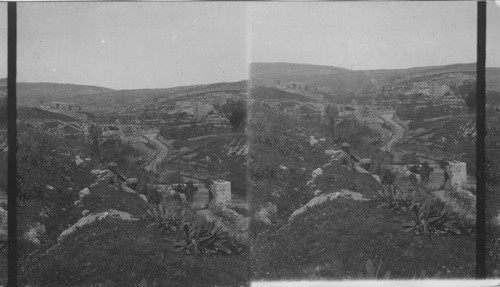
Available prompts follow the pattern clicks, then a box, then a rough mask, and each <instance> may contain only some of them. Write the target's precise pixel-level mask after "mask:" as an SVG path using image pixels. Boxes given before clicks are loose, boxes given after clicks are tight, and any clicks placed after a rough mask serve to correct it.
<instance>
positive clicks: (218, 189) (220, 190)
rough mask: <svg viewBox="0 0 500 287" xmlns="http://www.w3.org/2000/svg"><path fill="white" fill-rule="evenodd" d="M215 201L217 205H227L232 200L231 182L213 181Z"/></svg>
mask: <svg viewBox="0 0 500 287" xmlns="http://www.w3.org/2000/svg"><path fill="white" fill-rule="evenodd" d="M212 192H213V195H214V198H213V201H214V203H215V204H216V205H219V204H222V205H227V204H229V202H230V201H231V182H229V181H225V180H217V181H214V182H213V183H212Z"/></svg>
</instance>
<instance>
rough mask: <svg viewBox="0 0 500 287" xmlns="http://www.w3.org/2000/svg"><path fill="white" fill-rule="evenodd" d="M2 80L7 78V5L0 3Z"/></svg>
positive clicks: (0, 71)
mask: <svg viewBox="0 0 500 287" xmlns="http://www.w3.org/2000/svg"><path fill="white" fill-rule="evenodd" d="M0 78H7V3H6V2H0Z"/></svg>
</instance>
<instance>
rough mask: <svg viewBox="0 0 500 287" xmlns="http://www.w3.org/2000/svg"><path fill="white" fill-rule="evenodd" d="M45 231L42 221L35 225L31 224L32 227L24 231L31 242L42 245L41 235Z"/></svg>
mask: <svg viewBox="0 0 500 287" xmlns="http://www.w3.org/2000/svg"><path fill="white" fill-rule="evenodd" d="M44 233H45V226H43V225H42V224H41V223H40V222H37V223H36V224H35V226H31V227H30V229H29V230H28V231H27V232H26V233H24V235H23V238H24V239H26V240H27V241H29V242H32V243H34V244H36V245H40V243H41V242H40V239H39V238H38V237H40V236H41V235H43V234H44Z"/></svg>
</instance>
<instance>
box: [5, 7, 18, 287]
mask: <svg viewBox="0 0 500 287" xmlns="http://www.w3.org/2000/svg"><path fill="white" fill-rule="evenodd" d="M7 23H8V24H7V27H8V28H7V29H8V30H7V39H8V43H7V57H8V60H7V61H8V62H7V68H8V71H7V141H8V147H9V155H8V167H7V176H8V179H7V194H8V195H7V211H8V215H7V224H8V232H9V235H8V238H9V239H8V277H7V282H8V283H7V284H8V286H17V211H16V209H17V161H16V151H17V127H16V120H17V106H16V72H17V67H16V62H17V54H16V52H17V3H16V2H9V3H7Z"/></svg>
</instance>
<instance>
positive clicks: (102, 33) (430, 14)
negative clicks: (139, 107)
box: [0, 1, 500, 89]
mask: <svg viewBox="0 0 500 287" xmlns="http://www.w3.org/2000/svg"><path fill="white" fill-rule="evenodd" d="M6 8H7V4H6V3H5V2H4V3H0V54H1V55H4V56H3V57H0V67H1V68H0V77H6V74H7V73H6V68H5V67H6V63H7V59H6V55H7V54H6V48H7V45H6V39H7V36H6V32H7V31H6V20H7V17H6ZM476 16H477V7H476V3H475V2H472V1H464V2H454V3H453V2H451V3H450V2H446V3H444V2H425V1H422V2H363V3H362V2H354V3H346V2H333V3H332V2H304V3H296V2H266V3H262V2H261V3H221V2H217V3H204V2H190V3H181V2H173V3H165V2H163V3H152V2H143V3H140V2H135V3H124V2H120V3H96V2H90V3H18V80H19V81H27V82H57V83H75V84H90V85H98V86H104V87H110V88H115V89H129V88H160V87H172V86H180V85H189V84H202V83H213V82H221V81H238V80H243V79H246V78H247V77H248V75H247V63H248V62H257V61H258V62H293V63H309V64H321V65H332V66H338V67H344V68H350V69H382V68H386V69H387V68H408V67H414V66H427V65H440V64H442V65H444V64H451V63H464V62H465V63H471V62H475V61H476V21H477V19H476ZM247 20H248V21H247ZM487 20H488V23H487V24H488V35H487V40H488V45H487V48H488V50H487V66H495V67H500V53H499V52H498V51H500V31H499V30H500V29H499V27H500V7H499V6H498V5H497V4H495V3H494V2H489V3H488V17H487ZM247 43H248V45H247ZM247 47H248V48H247Z"/></svg>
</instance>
